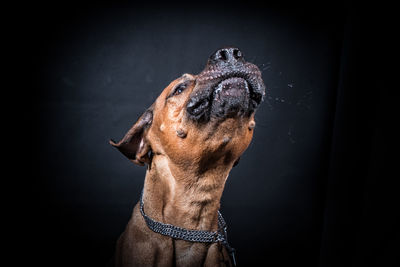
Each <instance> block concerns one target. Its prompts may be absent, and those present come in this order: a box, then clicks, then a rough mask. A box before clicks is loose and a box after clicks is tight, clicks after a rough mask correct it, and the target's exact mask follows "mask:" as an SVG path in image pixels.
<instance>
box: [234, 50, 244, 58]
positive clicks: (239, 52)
mask: <svg viewBox="0 0 400 267" xmlns="http://www.w3.org/2000/svg"><path fill="white" fill-rule="evenodd" d="M233 57H234V58H235V59H241V58H242V57H243V55H242V52H241V51H240V50H239V49H237V48H235V49H234V50H233Z"/></svg>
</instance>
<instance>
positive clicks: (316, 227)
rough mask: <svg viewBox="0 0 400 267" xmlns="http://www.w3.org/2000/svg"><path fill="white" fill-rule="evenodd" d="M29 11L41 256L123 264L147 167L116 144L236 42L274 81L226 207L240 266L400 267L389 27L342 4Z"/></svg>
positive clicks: (35, 252)
mask: <svg viewBox="0 0 400 267" xmlns="http://www.w3.org/2000/svg"><path fill="white" fill-rule="evenodd" d="M25 7H26V10H25V13H24V14H25V20H24V22H23V26H24V28H25V30H27V31H26V35H25V38H24V42H25V44H26V45H27V52H28V56H29V59H32V60H31V62H32V65H30V64H29V65H28V66H29V68H30V69H29V71H28V72H29V74H30V75H28V83H29V85H30V86H29V88H25V89H24V90H25V91H23V92H28V93H27V94H26V96H28V98H29V107H30V109H29V110H28V111H25V113H26V117H27V120H29V122H32V124H31V129H30V130H31V134H30V139H29V140H30V141H29V143H30V144H32V145H33V150H32V151H34V154H33V156H32V158H31V159H30V163H33V164H32V168H30V169H29V172H30V173H31V175H34V177H35V178H34V179H32V180H30V182H31V183H29V184H30V185H31V187H30V188H29V189H28V190H29V191H30V192H31V193H33V194H34V196H35V200H36V199H38V202H32V203H35V205H34V207H35V209H34V210H33V212H32V213H29V214H30V215H29V216H30V218H31V220H30V221H31V224H30V226H29V227H30V228H32V230H31V231H29V232H33V233H34V236H33V237H32V239H31V240H33V244H31V245H30V251H32V257H34V259H35V260H38V261H39V262H41V263H42V265H50V266H62V265H66V266H105V265H106V264H107V263H109V261H110V260H111V259H112V257H113V252H114V246H115V241H116V240H117V238H118V236H119V235H120V233H121V232H122V231H123V230H124V227H125V225H126V224H127V222H128V220H129V217H130V215H131V212H132V208H133V206H134V204H135V203H136V202H137V201H138V198H139V194H140V191H141V188H142V185H143V180H144V175H145V168H143V167H139V166H136V165H133V164H131V163H130V162H129V161H128V160H127V159H126V158H124V157H123V155H122V154H120V153H119V152H118V151H117V150H115V149H113V148H112V147H111V146H110V145H109V144H108V140H109V139H110V138H114V139H117V140H118V139H120V138H121V137H122V136H123V135H124V134H125V132H126V131H127V130H128V129H129V128H130V126H131V125H132V124H133V123H134V122H135V121H136V119H137V118H138V117H139V116H140V115H141V113H142V112H143V111H144V110H145V109H146V108H147V107H148V106H150V105H151V104H152V103H153V101H154V100H155V98H156V97H157V96H158V95H159V93H160V92H161V91H162V90H163V88H164V87H165V86H166V85H168V83H169V82H170V81H172V80H173V79H175V78H176V77H178V76H180V75H181V74H182V73H186V72H187V73H194V74H196V73H198V72H200V71H201V70H202V68H203V67H204V65H205V63H206V60H207V58H208V56H209V55H210V54H211V53H212V52H214V51H215V50H216V49H218V48H220V47H222V46H227V45H232V46H237V47H239V48H240V49H241V50H242V51H243V53H244V55H245V58H246V59H247V60H248V61H251V62H253V63H255V64H257V65H258V66H259V67H260V69H261V70H262V73H263V78H264V81H265V83H266V86H267V94H266V99H265V102H264V103H263V104H262V106H261V107H260V109H259V110H258V112H257V115H256V122H257V126H256V131H255V135H254V139H253V141H252V143H251V145H250V147H249V148H248V150H247V151H246V152H245V153H244V155H243V156H242V158H241V161H240V163H239V165H238V166H237V167H235V168H234V169H233V170H232V172H231V174H230V177H229V179H228V182H227V185H226V189H225V191H224V194H223V198H222V203H221V207H222V208H221V209H222V213H223V214H224V217H225V219H226V220H227V222H228V225H229V230H228V231H229V239H230V242H231V245H232V246H233V247H235V248H236V250H237V261H238V263H239V264H240V265H241V266H248V265H256V264H260V265H265V266H294V265H304V266H366V265H369V264H371V265H373V266H390V264H393V263H394V260H395V257H396V253H397V252H396V251H395V249H394V246H393V245H394V244H395V240H396V238H398V236H397V237H396V233H395V232H394V229H395V223H396V221H395V220H394V215H393V209H395V207H394V204H393V203H394V201H393V200H394V194H393V193H394V191H392V188H393V187H392V186H391V181H392V180H390V179H389V175H388V172H387V171H386V172H385V161H386V156H387V155H386V152H385V147H386V146H385V144H386V142H385V140H386V136H385V134H386V128H385V126H384V121H383V120H382V117H384V116H383V115H384V114H386V113H387V111H386V110H385V105H384V104H382V103H383V101H384V99H385V93H384V92H385V91H384V90H385V85H384V84H385V79H384V78H382V77H381V76H382V74H383V73H384V71H382V69H381V68H379V66H380V63H381V62H382V58H384V57H383V56H382V55H384V54H385V49H384V47H383V46H382V45H380V44H381V43H380V42H378V41H376V40H377V39H379V38H381V37H383V33H382V31H381V28H380V25H383V24H384V23H380V24H374V23H367V24H365V23H364V21H363V20H362V19H361V17H360V16H359V14H360V13H362V12H359V9H358V8H357V9H355V8H352V5H351V4H349V3H347V4H345V3H341V2H327V3H324V4H317V3H313V2H302V3H292V2H290V1H284V2H281V3H280V4H267V5H265V4H261V3H253V2H249V1H243V2H227V3H218V4H217V3H215V2H210V3H207V2H194V3H179V4H178V3H177V4H166V3H155V2H152V4H145V3H141V4H133V3H131V4H128V3H124V4H113V5H109V4H99V3H97V4H93V5H83V4H75V3H71V2H57V3H56V4H50V5H49V4H34V5H32V4H31V5H29V6H25ZM369 11H375V10H373V9H369ZM365 27H366V28H367V32H368V37H369V36H372V37H371V38H370V39H368V42H367V41H366V42H364V40H362V39H361V38H360V36H361V34H362V32H363V30H364V29H365ZM379 40H382V39H379ZM382 99H383V100H382ZM32 139H33V141H32ZM25 140H26V139H25ZM387 178H388V179H387ZM32 201H33V200H32Z"/></svg>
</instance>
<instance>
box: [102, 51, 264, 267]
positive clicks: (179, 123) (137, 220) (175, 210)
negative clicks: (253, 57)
mask: <svg viewBox="0 0 400 267" xmlns="http://www.w3.org/2000/svg"><path fill="white" fill-rule="evenodd" d="M264 94H265V86H264V83H263V80H262V77H261V72H260V70H259V69H258V68H257V66H255V65H254V64H252V63H249V62H246V61H245V60H244V57H243V54H242V52H241V51H240V50H239V49H237V48H233V47H227V48H223V49H219V50H217V51H216V52H215V53H213V54H212V55H211V56H210V58H209V59H208V61H207V64H206V67H205V69H204V70H203V71H202V72H201V73H199V74H197V75H192V74H184V75H182V76H181V77H180V78H178V79H176V80H174V81H173V82H171V83H170V84H169V85H168V86H167V87H166V88H165V89H164V90H163V91H162V93H161V94H160V96H159V97H158V98H157V99H156V101H155V102H154V103H153V104H152V105H151V106H150V107H149V108H148V109H147V110H145V111H144V113H143V115H142V116H141V117H140V118H139V119H138V121H137V122H136V123H135V124H134V125H133V126H132V127H131V129H130V130H129V131H128V132H127V133H126V135H125V136H124V137H123V138H122V140H121V141H119V142H114V141H110V143H111V144H112V145H113V146H115V147H116V148H118V149H119V150H120V151H121V152H122V153H123V154H124V155H125V156H126V157H127V158H128V159H129V160H131V161H132V162H134V163H136V164H139V165H145V164H147V171H146V177H145V181H144V188H143V193H142V197H141V201H139V203H138V204H137V205H136V206H135V208H134V211H133V214H132V217H131V219H130V221H129V223H128V226H127V227H126V229H125V231H124V233H123V234H122V235H121V237H120V239H119V240H118V244H117V254H116V264H117V265H118V266H143V265H156V266H172V265H177V266H187V265H189V264H195V265H196V266H198V265H206V266H208V265H211V266H230V265H232V264H233V263H234V260H233V257H232V256H233V255H232V249H231V247H230V246H229V244H228V243H227V240H226V233H225V234H224V235H223V234H221V233H222V232H223V229H222V230H221V227H222V222H221V219H220V215H219V212H218V210H219V207H220V198H221V195H222V191H223V189H224V185H225V182H226V179H227V177H228V174H229V172H230V170H231V169H232V167H233V166H234V164H235V163H237V162H238V160H239V157H240V156H241V154H242V153H243V152H244V151H245V150H246V148H247V147H248V145H249V144H250V141H251V139H252V137H253V132H254V128H255V120H254V115H255V112H256V109H257V107H258V106H259V104H260V103H261V101H262V99H263V97H264ZM150 218H151V219H150ZM222 221H223V219H222ZM154 222H157V223H159V224H157V223H154ZM154 225H157V227H158V228H160V229H161V228H163V227H166V228H168V227H169V226H165V225H170V226H174V227H177V228H176V229H178V230H176V229H175V228H173V229H174V230H176V231H175V232H178V234H176V235H173V234H168V233H169V232H168V231H169V230H168V229H167V230H168V231H167V230H165V231H164V230H163V229H161V230H159V229H158V228H157V229H156V230H155V229H154V227H153V226H154ZM179 229H183V230H182V233H179V231H180V230H179ZM185 231H186V232H185ZM190 231H192V232H190ZM196 231H197V232H196ZM203 232H204V233H205V234H204V236H203V237H204V238H203V239H202V240H200V239H201V238H200V239H194V240H192V239H191V238H189V237H188V236H189V234H188V233H193V235H194V236H197V235H200V236H201V233H203ZM185 233H187V234H186V235H187V236H185ZM213 233H215V237H217V238H213V239H212V240H211V241H207V240H208V239H207V238H206V236H207V234H210V235H212V234H213ZM224 236H225V238H224Z"/></svg>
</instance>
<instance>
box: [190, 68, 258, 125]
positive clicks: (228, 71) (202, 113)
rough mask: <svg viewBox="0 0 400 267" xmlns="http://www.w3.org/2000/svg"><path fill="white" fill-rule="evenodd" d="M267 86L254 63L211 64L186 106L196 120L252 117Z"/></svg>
mask: <svg viewBox="0 0 400 267" xmlns="http://www.w3.org/2000/svg"><path fill="white" fill-rule="evenodd" d="M264 94H265V85H264V83H263V81H262V78H261V72H260V70H259V69H258V67H257V66H255V65H254V64H251V63H241V64H237V65H235V66H229V67H219V66H214V65H210V64H208V65H207V67H206V69H205V70H204V71H202V72H201V73H200V74H199V75H198V77H197V81H196V88H195V89H194V90H193V93H192V96H191V97H190V99H189V102H188V104H187V112H188V114H189V116H190V117H191V118H192V119H194V120H206V121H207V120H209V119H210V118H212V117H217V118H228V117H236V116H246V115H247V116H249V115H250V114H251V113H253V112H254V111H255V110H256V108H257V107H258V106H259V104H260V103H261V101H262V99H263V96H264Z"/></svg>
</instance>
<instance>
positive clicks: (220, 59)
mask: <svg viewBox="0 0 400 267" xmlns="http://www.w3.org/2000/svg"><path fill="white" fill-rule="evenodd" d="M210 60H211V62H212V63H228V64H235V63H237V62H239V61H244V58H243V53H242V51H240V50H239V48H236V47H225V48H222V49H219V50H217V51H216V52H215V53H214V54H212V55H211V56H210Z"/></svg>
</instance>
